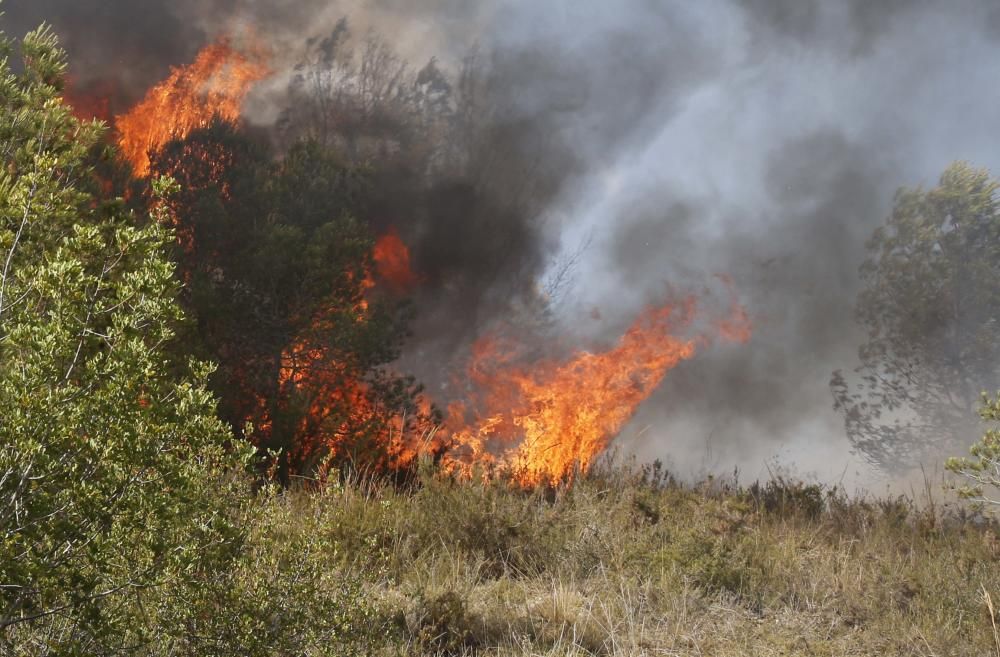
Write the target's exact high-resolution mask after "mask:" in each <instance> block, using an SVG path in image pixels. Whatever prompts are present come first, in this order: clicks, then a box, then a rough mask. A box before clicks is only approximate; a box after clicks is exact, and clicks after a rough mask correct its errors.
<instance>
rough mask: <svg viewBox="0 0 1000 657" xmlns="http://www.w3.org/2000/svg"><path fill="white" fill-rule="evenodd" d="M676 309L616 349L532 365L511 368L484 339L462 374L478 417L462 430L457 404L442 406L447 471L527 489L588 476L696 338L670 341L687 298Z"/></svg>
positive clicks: (655, 314)
mask: <svg viewBox="0 0 1000 657" xmlns="http://www.w3.org/2000/svg"><path fill="white" fill-rule="evenodd" d="M680 310H681V312H680V314H679V315H678V314H677V313H676V312H675V311H676V309H675V308H674V306H669V305H668V306H664V307H662V308H650V309H648V310H646V311H645V312H644V313H643V314H642V315H641V316H640V317H639V319H638V320H636V322H635V323H634V324H633V325H632V327H631V328H629V330H628V331H627V332H626V333H625V335H624V336H623V337H622V338H621V339H620V341H619V342H618V345H617V346H615V347H614V348H612V349H609V350H607V351H605V352H601V353H591V352H586V351H585V352H581V353H578V354H577V355H575V356H573V357H572V358H569V359H567V360H565V361H562V362H557V361H545V362H540V363H536V364H534V365H533V366H532V367H530V368H522V367H519V366H516V365H513V364H512V363H511V359H512V354H511V352H510V350H509V346H508V347H505V346H504V345H502V344H500V343H499V342H497V341H495V340H481V341H480V342H479V343H478V344H477V345H476V348H475V350H474V351H475V353H474V357H473V360H472V364H471V366H470V368H469V377H470V379H471V380H472V381H473V383H474V384H475V385H476V387H478V388H479V389H481V390H482V391H483V394H481V395H480V396H479V399H478V402H479V403H478V406H479V408H480V409H481V410H479V411H478V412H476V413H475V418H474V419H473V420H472V422H471V423H466V418H467V416H468V414H469V413H468V410H467V409H466V407H465V405H464V404H454V405H452V407H451V408H450V409H449V417H448V422H447V428H448V429H450V430H451V431H452V435H451V438H452V440H453V444H454V448H453V451H452V453H451V454H449V457H448V458H449V464H450V465H451V467H453V468H454V469H456V470H457V471H459V472H463V473H468V472H470V471H471V468H472V467H473V466H475V465H476V464H486V465H489V466H495V467H497V468H499V469H501V470H506V471H508V472H509V473H511V474H513V475H514V476H515V478H516V479H517V480H518V481H520V482H521V483H522V484H525V485H537V484H555V483H557V482H559V481H562V480H565V479H568V478H571V477H572V476H573V473H574V471H575V470H577V469H579V470H581V471H586V470H587V469H588V468H589V467H590V465H591V464H592V463H593V460H594V459H595V458H596V457H597V456H598V455H599V454H600V453H601V452H603V451H604V449H605V448H606V447H607V446H608V443H609V442H610V441H611V439H612V438H614V436H615V435H616V434H617V433H618V432H619V431H620V430H621V429H622V427H623V426H624V425H625V424H626V423H627V422H628V420H629V419H630V418H631V417H632V415H633V414H634V413H635V411H636V409H637V408H638V406H639V405H640V404H641V403H642V402H643V401H644V400H645V399H646V398H647V397H648V396H649V395H650V394H651V393H652V392H653V391H654V390H655V389H656V387H657V386H658V385H659V384H660V382H661V381H662V380H663V377H664V376H666V374H667V372H669V371H670V370H671V369H673V368H674V367H675V366H677V364H678V363H680V362H681V361H684V360H687V359H689V358H691V357H692V356H694V354H695V351H696V349H697V345H698V341H697V340H694V339H692V340H684V339H680V338H677V337H675V336H674V335H672V331H673V330H674V329H678V328H684V327H686V326H688V325H689V324H690V322H691V320H692V318H693V311H694V301H693V300H688V301H686V302H685V303H684V304H683V305H682V307H681V309H680Z"/></svg>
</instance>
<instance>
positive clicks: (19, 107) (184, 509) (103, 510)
mask: <svg viewBox="0 0 1000 657" xmlns="http://www.w3.org/2000/svg"><path fill="white" fill-rule="evenodd" d="M18 46H19V48H18ZM0 48H2V50H3V52H4V54H5V55H6V54H12V53H13V52H14V51H15V50H16V49H19V50H20V54H21V60H22V62H23V63H22V64H20V65H18V66H17V67H15V66H14V65H13V64H12V63H11V62H10V61H9V59H8V58H6V57H5V58H4V59H2V60H0V149H2V157H3V166H2V167H0V364H2V365H0V652H3V651H5V650H9V649H12V647H13V644H14V643H15V638H14V637H20V641H21V644H20V647H19V648H18V650H17V654H30V653H32V652H37V653H38V654H56V653H57V654H98V653H100V654H103V653H105V652H110V651H111V650H112V648H113V647H115V646H116V645H117V644H120V642H121V641H122V637H124V636H130V637H132V639H134V640H136V641H138V642H140V643H141V642H142V641H143V640H144V637H143V630H142V627H143V625H142V624H137V623H136V622H135V620H136V619H135V617H134V616H132V615H131V614H132V612H134V611H135V607H134V606H133V607H128V606H125V605H123V604H122V603H123V601H124V600H130V601H135V600H136V599H137V598H138V597H139V596H142V595H144V594H145V592H147V591H152V590H155V589H156V588H157V587H158V586H159V585H160V584H162V583H163V582H164V581H165V580H166V579H168V578H169V577H175V578H180V579H181V580H183V579H184V577H185V576H186V575H185V573H190V572H192V571H193V570H195V569H197V566H198V564H199V563H202V560H203V559H205V558H207V557H208V556H209V555H211V554H213V553H214V552H216V551H218V550H220V549H223V546H225V545H227V544H228V543H229V542H230V539H231V538H233V536H234V532H235V529H234V528H233V526H232V525H231V524H230V523H229V522H228V521H227V520H226V518H227V514H226V512H225V507H222V506H220V503H219V500H221V499H222V498H223V496H220V492H219V487H220V478H219V477H218V476H216V475H217V474H218V473H220V472H222V471H227V470H229V469H230V468H231V467H232V466H233V465H235V460H234V459H235V455H234V454H233V453H232V452H230V451H227V450H226V449H225V448H224V445H225V442H226V440H227V438H228V437H229V435H230V434H229V433H228V432H227V431H226V429H225V428H224V426H223V425H222V424H221V423H220V421H219V420H218V419H216V414H215V403H214V399H213V397H212V395H211V394H210V393H209V391H208V390H207V388H206V379H207V374H208V368H207V367H206V366H205V365H201V364H198V363H188V362H186V361H185V360H183V359H180V358H176V357H174V356H173V355H172V353H173V351H172V350H171V349H169V348H168V347H169V345H171V343H173V341H174V340H175V337H176V331H177V327H178V326H179V325H180V322H181V320H182V314H181V311H180V308H179V306H178V304H177V302H176V296H177V293H178V283H177V280H176V278H175V276H174V267H173V265H172V264H171V263H170V261H169V259H168V257H167V249H168V245H169V244H170V242H171V241H172V235H171V233H170V232H169V231H168V230H167V229H166V228H164V227H163V225H162V224H161V222H160V221H157V220H156V219H157V218H160V217H159V216H154V217H153V220H150V219H149V218H142V217H138V216H136V215H134V214H132V213H130V212H128V211H126V210H125V207H124V204H123V203H122V202H121V201H118V200H108V201H105V200H102V198H101V197H100V195H99V194H98V193H97V190H98V189H99V188H100V186H99V185H98V184H97V182H96V181H95V180H94V178H93V175H92V168H91V165H90V163H91V162H92V161H93V158H92V156H93V155H94V153H95V150H96V149H99V148H100V146H99V143H100V140H101V136H102V132H103V127H102V126H101V125H99V124H97V123H81V122H80V121H78V120H77V119H75V118H73V116H72V114H71V112H70V110H69V108H68V107H66V106H65V105H64V103H63V102H62V99H61V94H62V76H63V73H64V70H65V58H64V55H63V53H62V51H61V50H60V49H59V48H58V46H57V43H56V39H55V37H54V36H53V35H52V34H51V33H50V31H49V30H48V29H46V28H42V29H39V30H38V31H35V32H33V33H31V34H29V35H28V36H27V37H25V39H24V41H23V43H21V44H17V43H15V42H13V41H11V40H9V39H7V38H6V37H0ZM157 188H158V191H159V192H160V193H161V194H164V193H169V192H170V191H172V189H173V184H172V183H169V182H161V183H159V184H158V185H157ZM175 581H178V580H176V579H175ZM140 606H141V605H140ZM129 609H131V610H132V611H129ZM28 627H30V631H29V632H28V634H25V631H26V630H25V628H28ZM26 636H27V637H30V641H29V640H28V639H26V638H25V637H26ZM145 638H148V637H145ZM28 643H30V644H31V645H28ZM36 644H37V645H36ZM118 647H120V646H118ZM11 654H13V653H11Z"/></svg>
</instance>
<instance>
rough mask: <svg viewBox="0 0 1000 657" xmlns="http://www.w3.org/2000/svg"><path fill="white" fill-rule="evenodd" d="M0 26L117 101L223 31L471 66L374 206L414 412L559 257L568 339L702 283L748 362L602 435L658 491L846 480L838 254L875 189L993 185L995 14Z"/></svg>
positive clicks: (451, 14) (162, 13)
mask: <svg viewBox="0 0 1000 657" xmlns="http://www.w3.org/2000/svg"><path fill="white" fill-rule="evenodd" d="M5 9H6V12H7V18H6V19H5V26H6V28H5V29H6V30H7V31H8V32H11V33H20V32H24V31H25V30H27V29H28V28H30V27H31V26H33V25H34V24H35V23H37V22H38V21H40V20H42V19H45V20H48V21H50V22H52V24H53V25H54V26H55V27H56V29H57V31H58V32H59V33H60V34H61V35H62V36H63V39H64V43H65V45H66V47H67V48H68V49H69V51H70V53H71V57H72V60H73V73H74V76H75V79H77V80H79V81H81V83H87V82H94V81H105V80H109V79H110V80H115V81H116V82H117V84H118V85H119V88H120V89H121V102H122V103H125V102H128V101H130V100H134V99H135V98H137V97H138V96H140V95H141V93H142V92H143V91H144V90H145V89H146V88H147V87H148V86H149V85H150V84H152V83H154V82H155V81H157V80H159V79H161V78H162V77H163V76H164V75H165V73H166V71H167V70H168V68H169V66H170V65H173V64H179V63H184V62H186V61H189V60H190V59H191V57H192V56H193V54H194V53H195V52H196V51H197V49H198V48H200V47H201V46H203V45H204V44H205V43H207V42H208V41H210V40H211V39H212V38H214V37H215V36H216V35H218V34H220V33H224V32H226V31H228V30H232V29H235V28H238V27H240V26H242V27H246V26H254V27H256V29H257V30H258V31H259V32H260V33H261V34H262V36H264V37H265V38H267V39H269V40H271V41H272V42H273V43H276V44H280V48H278V49H277V50H279V52H281V53H282V54H283V55H284V56H286V57H287V58H288V63H289V64H290V63H292V62H294V61H295V58H296V57H297V56H299V54H300V53H301V50H302V46H303V44H304V42H305V40H306V38H308V37H311V36H317V35H322V34H323V33H324V32H329V30H330V29H332V27H333V25H334V24H335V22H336V21H337V20H338V19H339V18H341V17H342V16H345V15H346V16H348V18H349V20H350V21H351V24H352V26H353V28H354V30H355V32H356V33H357V34H363V33H364V32H365V31H367V30H369V29H373V30H376V31H378V32H379V33H380V34H381V35H382V36H383V37H384V38H385V39H386V40H387V41H388V42H389V43H390V44H392V45H393V47H394V48H395V49H396V50H397V51H398V52H399V53H401V55H402V56H404V57H405V58H407V59H408V60H409V61H410V62H411V63H412V66H413V67H414V68H419V67H421V66H423V65H424V63H426V61H427V60H428V59H429V58H430V57H431V56H438V57H439V58H440V61H441V65H442V67H443V68H445V69H447V70H449V71H451V72H452V74H455V73H456V72H457V71H458V70H459V69H460V67H461V65H462V59H463V57H465V56H466V55H467V54H468V53H469V52H470V51H471V50H472V49H475V51H476V52H478V53H479V57H480V59H481V60H482V62H483V63H484V65H485V67H486V69H487V70H488V71H489V72H490V75H489V78H488V80H489V84H488V85H487V87H488V92H489V93H488V94H487V96H486V97H487V98H488V99H489V107H488V108H486V109H487V110H488V113H489V115H490V121H491V124H490V125H491V128H490V130H489V131H488V132H487V133H485V135H486V136H485V138H484V139H483V140H482V142H481V143H480V145H479V147H478V148H477V149H475V150H474V152H473V156H472V157H471V158H470V160H469V163H468V168H467V170H466V171H464V172H463V173H462V175H458V176H454V177H451V178H448V179H445V180H442V181H440V182H439V184H438V185H437V186H436V188H435V189H434V190H433V191H432V193H431V194H430V196H429V199H430V201H429V202H428V203H427V204H426V206H424V208H423V209H422V210H421V211H420V212H418V213H416V214H415V216H408V217H407V216H404V215H405V210H406V208H405V207H404V206H405V203H404V202H403V201H399V202H398V203H395V204H394V203H392V202H387V203H386V206H385V208H384V210H385V213H386V214H387V215H388V216H387V217H385V218H383V220H384V221H385V222H386V223H398V224H402V226H401V230H403V232H404V235H405V236H406V237H407V238H408V239H410V240H411V242H412V244H413V248H414V255H415V257H416V259H417V263H418V265H419V267H420V268H421V269H423V270H424V271H423V273H424V275H425V276H426V277H427V278H426V281H427V285H426V288H425V290H424V291H423V292H422V293H421V296H420V299H419V302H420V308H421V316H420V319H419V320H418V324H417V327H416V328H417V333H418V335H417V336H416V337H417V339H416V340H415V342H414V343H413V345H412V347H411V351H410V354H409V355H408V357H407V359H406V361H407V364H408V365H412V366H414V368H415V369H416V370H418V373H419V374H421V375H422V376H423V377H424V378H425V379H428V380H429V381H431V383H432V384H433V385H432V391H433V389H434V388H435V387H437V386H438V385H440V384H442V383H444V382H445V380H446V378H447V377H446V376H444V374H443V372H445V371H447V370H448V366H449V361H450V360H451V359H454V360H457V361H459V362H460V361H461V359H462V358H463V357H464V354H463V353H462V345H464V344H465V343H466V342H467V340H468V339H469V337H470V336H473V335H475V334H476V333H477V332H478V331H479V330H481V329H482V327H484V326H489V325H491V324H493V323H495V322H496V321H497V320H498V319H503V318H509V317H511V316H516V312H514V310H513V309H515V308H516V307H517V306H518V305H519V304H521V305H524V304H527V305H530V304H531V303H532V302H533V301H532V299H531V298H530V294H529V292H528V290H529V289H530V288H532V283H533V282H534V281H536V280H541V281H542V284H543V285H544V282H545V281H546V280H552V279H553V278H555V277H558V274H565V272H566V265H567V263H574V264H575V266H574V267H572V268H571V272H572V276H571V277H570V279H569V280H570V283H571V284H570V285H569V286H564V287H562V288H561V294H560V295H559V297H558V300H559V303H558V305H557V306H556V308H555V319H554V321H555V322H556V323H557V324H558V325H559V326H560V328H561V329H562V330H563V331H564V332H566V331H569V332H571V333H573V334H575V335H577V336H579V337H580V338H581V340H584V341H587V342H596V343H600V342H602V341H604V342H607V341H609V340H611V339H613V336H614V335H616V334H617V332H619V331H620V330H621V328H622V326H624V325H626V324H627V323H628V321H629V319H630V318H631V317H632V316H633V315H634V314H635V313H636V312H637V311H638V310H639V308H641V306H642V305H643V304H644V303H648V302H656V301H660V300H662V298H663V296H664V294H665V291H666V290H667V289H669V288H673V289H677V290H691V291H695V292H697V291H699V290H701V289H702V288H704V287H706V286H709V287H711V286H713V285H714V286H715V287H716V288H717V287H718V286H717V285H715V284H714V283H712V281H713V280H714V279H713V278H712V277H713V276H714V275H715V274H729V275H731V276H732V278H733V279H734V282H735V286H736V289H737V290H738V291H739V292H740V294H741V297H742V299H743V301H744V302H745V303H746V305H747V306H748V308H749V309H750V312H751V314H752V315H753V318H754V320H755V323H756V332H755V336H754V339H753V341H752V342H751V344H750V345H748V346H717V347H715V348H714V349H712V350H708V351H706V352H705V353H703V354H702V355H701V356H700V357H698V358H696V359H694V360H693V361H691V362H688V363H685V364H684V365H682V366H681V367H680V368H679V369H678V371H676V372H674V373H673V374H672V375H671V376H670V377H669V378H668V380H667V382H666V383H665V385H664V386H663V387H662V389H661V390H660V391H659V392H658V393H657V395H656V396H655V397H654V398H653V399H652V400H650V402H649V403H648V404H646V405H645V407H644V408H643V410H642V412H641V413H640V416H639V417H637V418H636V421H635V422H634V423H633V424H632V425H631V426H630V427H629V428H628V429H627V430H626V432H625V433H624V435H623V437H622V441H621V444H622V445H623V446H625V447H626V448H627V449H632V450H636V451H638V453H639V454H641V455H642V456H643V457H649V458H652V457H666V458H668V459H669V460H671V461H673V462H674V463H675V464H676V465H677V466H678V467H680V468H683V469H685V470H690V469H692V468H694V469H697V468H699V467H704V468H706V469H719V468H728V467H732V466H734V465H741V466H743V467H744V468H747V469H749V470H750V475H751V476H753V475H756V474H758V472H759V470H760V469H761V467H762V463H763V462H764V461H765V460H767V459H771V458H780V459H782V460H784V461H790V462H794V463H796V464H797V465H799V466H800V467H801V468H803V469H806V470H815V471H816V472H817V473H818V474H820V475H821V476H823V477H825V478H831V477H836V476H838V475H839V474H840V472H841V471H842V470H843V469H845V468H847V469H848V470H849V471H850V472H854V471H855V470H859V469H862V468H861V465H860V462H859V461H858V460H857V459H852V458H851V457H849V456H848V445H847V442H846V440H845V438H844V436H843V427H842V424H841V421H840V419H839V418H838V417H837V416H836V415H835V414H834V413H833V411H832V408H831V407H832V400H831V397H830V393H829V390H828V381H829V377H830V373H831V372H832V370H834V369H840V368H844V369H850V368H851V367H852V366H853V365H854V363H855V359H856V350H857V346H858V344H859V342H860V340H861V339H862V338H863V336H861V335H859V334H858V330H857V328H856V326H855V323H854V321H853V318H852V306H853V302H854V297H855V294H856V292H857V288H858V278H857V267H858V265H859V264H860V262H861V261H862V260H863V258H864V242H865V240H866V238H867V237H868V236H869V235H870V234H871V231H872V230H873V229H874V228H875V227H876V226H877V225H878V224H879V223H880V222H881V221H882V219H883V218H884V216H885V215H886V213H887V212H888V210H889V208H890V206H891V202H892V195H893V192H894V191H895V189H896V188H897V187H899V186H901V185H913V184H920V183H923V184H933V182H934V181H935V179H936V177H937V175H938V174H939V173H940V171H942V170H943V169H944V167H945V166H946V165H947V164H948V163H949V162H950V161H952V160H955V159H968V160H970V161H973V162H974V163H976V164H980V165H984V166H987V167H992V168H993V170H994V171H995V172H998V173H1000V155H998V153H1000V149H998V148H997V144H996V139H995V137H994V134H995V133H996V126H997V125H1000V120H998V119H1000V87H998V86H997V85H996V79H997V74H998V73H1000V71H998V68H1000V67H998V66H997V65H996V63H995V62H997V61H1000V58H998V55H1000V11H998V10H997V9H996V8H995V6H994V3H992V2H991V1H990V0H961V1H959V2H954V3H944V2H933V1H932V0H886V1H884V2H871V1H867V0H844V1H843V2H838V3H830V2H821V1H820V0H706V1H705V2H696V3H695V2H685V1H682V0H674V1H670V2H662V1H656V0H623V1H622V2H614V3H609V2H600V1H598V0H552V1H547V2H537V1H534V0H494V1H490V2H486V1H484V2H475V3H473V2H464V1H461V0H353V1H350V2H322V1H320V0H315V1H306V2H301V1H294V2H293V1H292V0H284V1H278V0H271V1H264V2H251V1H250V0H212V1H208V2H196V1H195V0H184V1H181V2H167V1H166V0H163V1H157V2H154V1H148V2H142V3H137V2H133V1H126V0H115V1H99V0H30V1H29V0H20V1H17V0H8V2H7V3H6V5H5ZM284 88H285V83H284V82H281V83H280V84H279V83H275V84H274V85H272V88H271V89H269V91H268V94H266V95H264V96H263V97H262V99H259V100H258V104H257V105H255V114H254V116H255V119H256V120H258V121H261V122H265V123H266V122H267V121H268V120H269V117H270V119H273V118H274V117H275V116H277V114H278V112H279V110H280V107H279V106H280V104H281V100H280V99H281V97H282V93H283V90H284ZM584 247H585V248H584ZM581 249H582V250H581ZM561 280H564V281H565V276H563V277H562V279H561ZM595 309H596V311H597V312H595ZM581 383H582V384H583V385H585V384H586V383H585V382H581ZM972 439H973V437H970V442H971V441H972ZM852 481H860V479H857V478H855V479H853V480H852Z"/></svg>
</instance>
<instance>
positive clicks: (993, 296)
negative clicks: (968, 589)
mask: <svg viewBox="0 0 1000 657" xmlns="http://www.w3.org/2000/svg"><path fill="white" fill-rule="evenodd" d="M998 188H1000V183H998V182H997V181H996V180H995V179H993V178H992V177H991V176H990V174H989V172H987V171H985V170H982V169H975V168H973V167H971V166H969V165H967V164H964V163H956V164H953V165H951V166H950V167H949V168H948V169H947V170H946V171H945V172H944V174H943V175H942V176H941V179H940V182H939V183H938V186H937V187H935V188H933V189H930V190H925V189H921V188H917V189H902V190H900V191H899V192H898V193H897V195H896V199H895V204H894V207H893V210H892V214H891V215H890V216H889V218H888V220H887V221H886V224H885V225H884V226H883V227H881V228H879V229H878V230H877V231H876V232H875V234H874V236H873V237H872V239H871V241H870V242H869V244H868V253H869V257H868V260H867V261H866V262H865V263H864V265H863V266H862V269H861V275H862V280H863V283H864V289H863V290H862V292H861V294H860V295H859V297H858V302H857V314H858V318H859V319H860V321H861V323H862V324H863V325H864V327H865V328H866V329H867V332H868V341H867V342H866V343H865V344H864V345H863V346H862V347H861V349H860V352H859V355H860V357H861V366H860V367H859V368H858V369H857V374H858V375H859V379H858V380H857V381H855V380H853V379H852V378H851V377H848V376H845V375H844V374H842V373H840V372H837V373H835V374H834V377H833V381H832V388H833V391H834V395H835V398H836V402H837V406H838V408H840V409H841V410H842V411H843V412H844V414H845V419H846V427H847V432H848V435H849V437H850V439H851V440H852V442H853V443H854V445H855V446H856V448H857V449H858V450H859V451H860V452H861V453H862V454H863V455H865V456H866V457H867V458H869V459H870V460H871V461H872V462H874V463H876V464H877V465H879V466H882V467H884V468H887V469H898V468H901V467H907V466H912V465H915V464H916V463H919V462H920V459H921V458H922V457H925V456H938V455H940V454H942V453H943V452H946V451H947V450H952V449H954V447H955V446H956V445H958V444H959V443H960V442H961V439H962V437H963V436H965V435H969V433H970V432H971V431H973V430H974V421H975V410H976V405H977V403H978V402H979V400H980V396H981V394H982V392H983V391H984V390H994V389H996V387H997V385H998V383H1000V285H998V284H997V281H1000V205H998V198H997V190H998Z"/></svg>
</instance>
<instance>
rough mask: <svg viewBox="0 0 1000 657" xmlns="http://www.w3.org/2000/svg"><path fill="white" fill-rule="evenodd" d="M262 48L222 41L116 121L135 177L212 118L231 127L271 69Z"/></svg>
mask: <svg viewBox="0 0 1000 657" xmlns="http://www.w3.org/2000/svg"><path fill="white" fill-rule="evenodd" d="M266 59H267V58H266V56H265V55H264V53H263V49H261V48H258V47H253V48H250V49H247V50H237V49H235V48H234V47H233V46H232V45H231V43H230V41H229V40H228V39H221V40H219V41H217V42H215V43H213V44H211V45H209V46H207V47H206V48H205V49H203V50H202V51H201V52H200V53H199V54H198V56H197V57H196V58H195V60H194V63H192V64H191V65H189V66H184V67H180V68H175V69H173V70H172V71H171V73H170V76H169V77H168V78H167V79H166V80H164V81H163V82H161V83H160V84H158V85H156V86H155V87H153V88H152V89H150V91H149V92H148V93H147V94H146V97H145V98H144V99H143V100H142V102H140V103H139V104H138V105H136V106H135V107H134V108H132V109H131V110H130V111H129V112H128V113H127V114H124V115H122V116H119V117H117V119H116V125H117V127H118V134H119V140H118V144H119V147H120V148H121V150H122V153H123V154H124V155H125V157H126V159H128V161H129V162H131V163H132V167H133V169H134V171H135V174H136V176H137V177H140V178H141V177H144V176H146V175H148V174H149V164H150V162H149V154H150V152H155V151H157V150H159V149H161V148H163V146H165V145H166V144H167V143H169V142H170V141H172V140H174V139H183V138H184V137H185V136H187V135H188V134H189V133H190V132H191V131H193V130H196V129H198V128H204V127H207V126H208V125H209V124H210V123H211V122H212V120H213V119H214V118H216V117H218V118H220V119H222V120H224V121H229V122H235V121H237V120H238V119H239V117H240V114H241V112H242V108H243V101H244V99H245V98H246V96H247V94H248V93H249V92H250V90H251V89H252V88H253V86H254V84H255V83H257V82H259V81H260V80H262V79H263V78H265V77H267V75H268V74H269V73H270V69H269V68H268V65H267V63H266Z"/></svg>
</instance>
